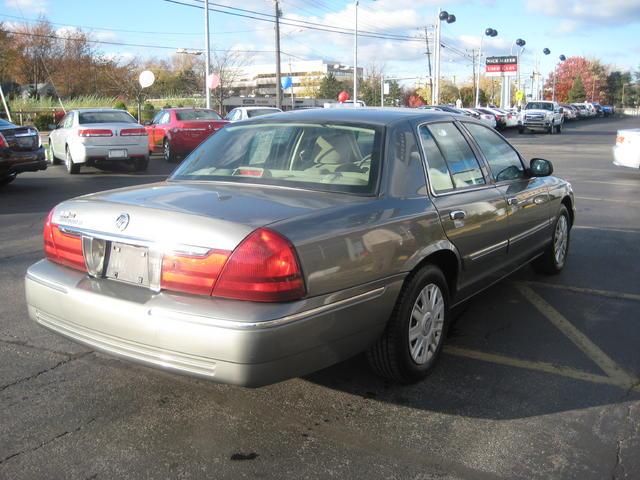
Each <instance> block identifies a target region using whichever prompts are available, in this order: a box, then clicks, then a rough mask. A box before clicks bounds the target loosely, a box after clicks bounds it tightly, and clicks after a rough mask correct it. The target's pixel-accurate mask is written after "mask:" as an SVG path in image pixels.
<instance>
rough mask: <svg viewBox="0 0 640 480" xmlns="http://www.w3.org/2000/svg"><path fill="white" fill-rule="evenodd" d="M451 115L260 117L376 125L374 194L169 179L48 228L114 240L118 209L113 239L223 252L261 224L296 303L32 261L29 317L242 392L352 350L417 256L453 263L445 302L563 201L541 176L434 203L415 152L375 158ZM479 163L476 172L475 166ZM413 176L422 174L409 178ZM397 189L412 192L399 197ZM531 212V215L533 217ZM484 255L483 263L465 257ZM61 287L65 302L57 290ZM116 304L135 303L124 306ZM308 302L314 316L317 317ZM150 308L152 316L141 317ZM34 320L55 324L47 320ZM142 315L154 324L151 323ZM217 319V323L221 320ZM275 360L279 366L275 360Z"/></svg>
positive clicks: (567, 194)
mask: <svg viewBox="0 0 640 480" xmlns="http://www.w3.org/2000/svg"><path fill="white" fill-rule="evenodd" d="M456 120H457V117H456V116H452V115H449V114H444V113H438V112H424V111H420V112H416V111H413V110H408V109H405V110H400V111H397V110H393V109H385V110H375V109H353V110H349V109H344V110H341V111H336V110H327V111H324V110H319V111H307V112H291V113H284V114H279V115H278V116H277V117H274V118H270V119H269V120H268V121H269V122H274V121H278V122H280V121H282V122H288V121H290V122H300V121H324V122H332V121H334V122H343V121H348V122H362V123H368V124H371V125H383V126H384V127H385V129H384V131H385V142H384V158H385V161H384V163H383V166H382V173H381V178H380V183H379V185H380V186H379V189H378V191H377V192H376V195H373V196H357V195H349V194H342V193H340V194H337V193H327V192H312V191H309V190H302V189H297V188H288V187H274V186H262V185H239V184H230V183H229V184H227V183H224V182H184V181H178V182H176V181H168V182H162V183H159V184H153V185H150V186H141V187H132V188H126V189H120V190H115V191H111V192H103V193H99V194H94V195H88V196H85V197H81V198H78V199H75V200H71V201H68V202H64V203H62V204H61V205H59V206H58V207H57V208H56V211H55V215H54V219H55V221H56V222H57V223H59V224H61V225H69V226H72V227H75V228H81V229H87V230H90V231H94V232H96V231H98V232H107V233H111V234H118V233H121V232H118V231H117V229H116V227H115V225H114V221H115V219H116V217H117V216H118V215H120V214H121V213H123V212H126V213H128V214H129V215H130V217H131V223H130V227H129V228H128V229H127V234H126V236H130V237H132V238H134V239H147V240H149V239H150V240H152V241H154V242H159V243H163V244H171V245H186V246H194V247H208V248H222V249H229V250H231V249H233V248H235V246H237V244H238V243H239V242H240V241H241V240H242V239H243V238H244V237H245V236H246V235H248V233H250V232H251V231H252V230H253V229H255V228H256V227H258V226H266V225H268V226H269V227H270V228H272V229H274V230H276V231H278V232H280V233H282V234H284V235H285V236H287V237H288V238H289V239H290V240H291V242H292V243H293V245H294V246H295V247H296V250H297V252H298V255H299V258H300V261H301V264H302V269H303V273H304V277H305V282H306V287H307V292H308V293H307V297H306V298H305V299H302V300H300V301H296V302H291V303H284V304H255V303H250V302H241V301H232V300H224V299H215V298H207V297H196V296H190V295H180V294H174V293H170V292H161V293H157V294H154V293H152V292H149V291H145V290H141V289H140V288H139V287H132V286H128V285H122V284H117V283H115V282H113V281H111V280H104V279H89V278H87V276H86V275H84V274H82V273H81V272H74V271H70V270H69V269H66V268H65V267H60V266H58V265H54V264H52V263H51V262H48V261H43V262H40V263H38V264H36V265H34V266H33V267H32V268H31V269H30V270H29V272H28V273H27V299H28V303H29V306H30V314H31V316H32V318H34V319H36V320H38V321H40V322H41V323H43V324H44V325H46V326H48V327H49V328H53V329H54V330H56V331H58V332H59V333H62V334H65V335H68V336H70V337H72V338H74V339H75V340H78V341H81V342H84V343H88V344H91V345H94V346H96V347H97V348H103V349H105V350H107V351H110V350H109V349H108V348H107V347H105V346H104V345H105V343H104V342H105V340H104V338H112V337H115V338H118V339H120V341H124V340H125V339H128V340H132V341H135V342H137V344H140V345H149V346H151V347H153V349H152V350H150V352H151V353H149V352H147V355H153V354H154V353H153V352H155V351H156V349H157V350H159V351H161V352H163V355H165V357H167V355H169V356H170V355H171V354H174V353H175V352H183V353H189V354H193V355H196V356H198V357H199V358H204V359H207V361H208V362H211V363H213V364H217V365H218V367H217V369H215V371H216V372H217V373H215V374H213V375H212V376H211V377H212V378H214V379H216V380H218V381H223V382H229V383H237V384H241V385H250V386H255V385H261V384H265V383H270V382H272V381H277V380H279V379H282V378H286V377H287V376H291V375H299V374H302V373H306V372H309V371H312V370H313V369H317V368H321V367H322V366H326V365H329V364H331V363H335V362H337V361H339V360H341V359H344V358H346V357H348V356H350V355H353V354H356V353H358V352H359V351H361V350H363V349H364V348H366V347H367V346H368V345H370V344H371V343H372V342H373V341H375V339H376V337H377V335H379V334H380V333H381V331H382V329H383V328H384V325H385V322H386V320H387V319H388V317H389V314H390V312H391V310H392V308H393V305H394V303H395V300H396V298H397V295H398V293H399V291H400V286H401V285H402V280H403V278H405V277H406V276H407V275H408V274H409V273H410V272H411V271H412V270H413V269H415V268H419V266H420V265H421V264H422V263H423V262H425V261H428V259H429V256H430V255H432V254H434V253H437V254H439V255H448V256H449V257H450V258H453V259H454V262H453V263H454V264H456V265H458V266H459V269H458V272H455V274H454V276H455V279H456V283H454V284H453V285H452V287H453V290H454V291H453V292H452V294H453V295H454V302H453V303H458V302H460V301H462V300H464V299H466V298H468V297H469V296H470V295H473V294H475V293H477V292H478V291H480V290H481V289H483V288H485V287H486V286H487V285H489V284H490V283H492V282H493V281H495V280H497V279H499V278H500V277H502V276H503V275H505V274H507V273H508V272H509V271H511V270H513V269H515V268H518V267H519V266H521V265H522V264H523V263H525V262H526V261H528V260H530V259H532V258H534V257H535V256H537V255H538V254H539V253H540V252H541V248H542V247H544V246H545V245H546V244H548V243H549V242H550V240H551V235H550V232H549V230H547V231H546V232H545V233H546V238H540V240H539V241H538V236H539V235H540V236H541V235H542V234H541V233H540V232H539V231H536V232H534V234H535V236H536V238H533V237H531V238H529V237H530V236H529V235H524V237H523V240H522V241H523V243H522V244H521V245H526V248H524V247H523V248H524V250H523V251H522V252H520V253H517V254H514V252H515V250H514V249H512V248H511V247H512V246H511V245H510V240H511V239H513V238H514V237H516V236H518V235H519V233H518V232H520V233H526V230H527V228H526V227H527V226H529V225H531V224H533V223H535V222H537V221H538V220H539V219H543V220H545V221H547V222H551V221H552V220H553V219H554V218H555V216H556V215H557V212H558V209H559V206H560V201H561V200H564V201H570V202H571V205H570V206H572V205H573V196H572V192H571V188H570V186H569V185H568V184H567V183H566V182H564V181H562V180H560V179H556V178H554V177H547V178H532V179H529V180H528V181H526V182H525V181H522V182H519V183H517V184H516V183H513V184H509V185H500V184H499V185H496V184H494V183H493V182H492V180H491V179H490V177H489V176H487V178H488V180H489V183H488V185H487V186H486V187H485V188H481V189H477V190H474V191H464V192H460V193H453V194H451V195H446V196H440V197H436V196H434V195H433V193H432V192H429V188H428V182H427V178H426V173H425V172H426V168H425V165H424V164H420V163H419V164H418V165H419V166H420V169H419V170H416V168H415V167H416V164H415V159H416V158H418V159H420V160H421V162H428V159H425V158H424V153H423V152H422V151H421V149H420V150H419V152H417V153H418V156H417V157H416V155H415V153H416V152H413V153H414V154H413V155H408V156H407V157H406V158H407V159H408V160H407V163H406V164H401V162H399V161H397V159H396V160H394V161H389V160H388V159H390V158H394V157H393V148H395V143H394V142H395V140H396V139H397V132H399V131H401V132H403V133H402V134H403V135H405V134H406V132H407V129H408V130H409V131H412V132H413V134H414V135H415V132H416V131H417V127H418V125H420V124H423V123H425V122H430V121H456ZM263 121H265V120H261V119H257V120H251V121H250V122H255V123H260V122H263ZM465 121H473V120H469V119H468V118H465ZM477 123H480V122H477ZM406 139H407V137H405V140H406ZM473 147H474V150H475V151H477V150H478V149H477V146H473ZM479 161H480V162H481V163H482V166H483V171H484V172H485V174H486V172H487V170H488V167H487V165H486V163H484V159H482V158H479ZM408 166H410V167H411V168H407V167H408ZM417 171H421V172H422V173H421V175H422V177H420V176H419V175H416V172H417ZM416 179H417V181H416ZM421 184H422V187H420V185H421ZM403 185H411V188H410V189H404V190H403ZM416 186H417V187H418V188H416ZM545 191H546V192H547V194H548V201H547V202H544V203H542V204H538V203H536V202H531V203H530V204H527V208H524V207H522V209H521V210H522V211H526V212H527V215H515V213H517V212H516V211H515V210H514V209H508V208H507V205H506V196H507V195H515V196H516V197H519V198H522V199H526V198H529V197H530V196H531V195H533V196H534V197H535V196H537V195H539V194H541V192H545ZM531 192H534V193H533V194H532V193H531ZM461 206H464V208H465V209H466V210H467V217H466V219H465V222H464V224H463V225H462V226H455V225H453V224H451V223H450V222H449V221H448V220H447V218H448V213H447V212H449V211H450V210H451V209H454V208H460V207H461ZM518 207H519V206H518ZM531 211H534V212H535V215H534V216H533V217H531V216H530V215H529V212H531ZM504 242H506V244H504ZM538 243H539V244H538ZM496 246H497V247H496ZM492 247H496V248H494V249H492ZM487 251H488V252H489V253H486V252H487ZM483 252H485V253H486V254H482V255H478V253H483ZM447 273H449V272H447ZM60 285H62V286H63V287H62V288H63V290H64V291H65V292H66V293H64V292H63V291H61V290H60V289H57V290H56V288H55V287H56V286H58V287H60ZM52 287H53V288H52ZM372 292H373V293H375V296H371V294H372ZM377 292H380V293H379V295H378V293H377ZM362 295H364V297H362ZM362 299H364V300H362ZM89 305H91V306H92V307H93V308H95V309H97V312H96V314H95V315H87V313H86V309H87V308H88V307H89ZM127 305H129V306H130V307H132V308H133V307H136V308H135V309H133V310H132V311H128V310H127ZM319 307H322V308H325V307H326V310H322V311H321V312H319V313H317V314H316V312H317V310H315V309H317V308H319ZM114 309H116V310H117V312H116V314H114V313H113V310H114ZM158 311H160V312H164V313H163V314H162V315H154V312H158ZM39 312H40V313H39ZM143 312H146V313H145V314H143ZM305 312H307V313H308V315H309V316H308V317H307V316H305ZM47 314H49V315H51V316H52V317H51V318H53V319H54V320H52V321H49V320H47V318H48V317H47ZM172 315H173V316H172ZM292 315H294V316H293V317H292ZM296 315H301V316H299V317H296ZM141 316H143V317H144V318H142V319H141ZM145 318H146V320H144V319H145ZM291 318H294V319H296V321H290V322H289V321H288V320H287V321H286V322H282V324H277V326H276V327H275V328H273V329H271V328H269V329H267V330H269V332H270V333H269V335H265V333H264V331H265V330H264V329H260V328H259V326H257V325H258V324H260V323H261V322H274V321H280V320H279V319H291ZM55 319H58V320H62V321H68V322H70V323H68V324H66V325H67V327H68V328H67V327H64V328H62V327H60V328H57V327H56V326H55V325H56V324H55V322H56V321H58V320H55ZM149 319H152V320H153V322H152V323H151V324H149V323H148V322H149ZM220 320H225V321H226V322H227V323H225V324H220V323H219V321H220ZM247 322H250V323H251V324H252V325H251V326H250V327H249V328H248V329H247V330H243V333H242V335H241V336H239V335H236V334H230V333H229V331H231V330H234V331H237V329H234V328H232V326H233V325H242V324H246V323H247ZM308 322H311V323H308ZM83 325H84V327H86V328H88V329H89V330H90V331H91V332H98V333H94V335H95V338H98V337H99V338H100V339H102V340H100V341H98V340H96V341H95V342H94V343H92V341H91V339H90V338H91V337H86V336H84V337H83V336H81V335H80V334H79V333H77V332H80V331H81V328H84V327H83ZM169 325H171V326H170V327H169ZM194 325H196V327H194ZM203 325H204V326H205V327H207V328H204V329H203ZM269 325H272V324H271V323H270V324H269ZM305 325H313V328H312V327H311V326H309V327H308V328H307V327H305ZM74 328H76V329H77V331H76V330H73V329H74ZM136 329H137V330H136ZM70 331H71V332H72V333H69V332H70ZM74 331H76V334H74V333H73V332H74ZM74 335H75V336H74ZM87 338H89V340H87ZM114 341H115V340H114ZM101 342H102V343H101ZM198 345H199V346H198ZM122 348H124V347H122ZM110 352H111V353H114V354H118V355H123V356H125V357H127V358H131V359H133V360H138V361H143V362H146V363H151V364H154V365H157V364H159V363H161V362H159V361H157V362H154V361H153V360H149V359H148V358H146V359H140V358H134V357H133V356H131V355H129V356H128V355H127V354H126V353H123V352H122V351H113V350H111V351H110ZM305 352H306V353H305ZM318 355H319V356H320V357H318ZM286 358H288V359H289V360H290V361H289V362H287V361H284V360H283V359H286ZM176 362H177V363H175V364H171V363H170V362H169V363H167V362H165V366H167V367H169V368H174V369H178V370H180V371H185V372H187V373H191V374H199V373H198V372H193V371H189V370H188V369H185V368H181V367H180V365H183V360H176ZM181 362H182V363H181ZM223 364H224V365H225V368H222V365H223ZM227 364H228V365H227ZM235 364H242V365H244V366H243V367H242V369H240V370H238V368H239V367H237V366H236V367H233V366H232V365H235ZM268 365H270V366H268ZM204 376H207V375H206V374H204Z"/></svg>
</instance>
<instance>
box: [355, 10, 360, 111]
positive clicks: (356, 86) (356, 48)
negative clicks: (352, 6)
mask: <svg viewBox="0 0 640 480" xmlns="http://www.w3.org/2000/svg"><path fill="white" fill-rule="evenodd" d="M359 4H360V2H359V1H358V0H356V24H355V28H354V31H353V34H354V35H353V106H354V107H355V106H356V101H357V100H358V5H359Z"/></svg>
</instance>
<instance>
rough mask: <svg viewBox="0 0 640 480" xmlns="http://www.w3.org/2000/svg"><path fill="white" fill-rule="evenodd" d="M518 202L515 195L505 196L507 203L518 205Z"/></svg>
mask: <svg viewBox="0 0 640 480" xmlns="http://www.w3.org/2000/svg"><path fill="white" fill-rule="evenodd" d="M519 203H520V200H518V199H517V198H516V197H511V198H507V204H509V205H518V204H519Z"/></svg>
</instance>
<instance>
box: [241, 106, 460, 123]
mask: <svg viewBox="0 0 640 480" xmlns="http://www.w3.org/2000/svg"><path fill="white" fill-rule="evenodd" d="M455 117H461V118H465V119H468V118H469V117H466V116H464V115H458V114H453V113H449V112H443V111H438V110H430V109H418V108H373V107H358V108H314V109H308V110H290V111H287V112H283V113H281V114H279V115H273V116H269V117H268V118H266V117H258V118H256V119H254V120H252V121H255V122H260V121H273V120H275V119H277V120H278V121H287V122H295V121H300V122H350V123H368V124H374V125H390V124H393V123H396V122H398V121H402V120H416V119H417V120H420V121H429V120H437V119H442V118H455Z"/></svg>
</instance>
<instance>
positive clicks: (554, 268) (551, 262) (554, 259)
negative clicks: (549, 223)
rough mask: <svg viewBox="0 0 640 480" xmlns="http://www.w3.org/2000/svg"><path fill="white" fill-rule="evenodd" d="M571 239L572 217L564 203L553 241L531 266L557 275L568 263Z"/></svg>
mask: <svg viewBox="0 0 640 480" xmlns="http://www.w3.org/2000/svg"><path fill="white" fill-rule="evenodd" d="M570 239H571V219H570V217H569V211H568V210H567V207H565V206H564V205H562V206H561V207H560V211H559V212H558V217H557V218H556V221H555V222H554V224H553V236H552V237H551V243H549V245H548V246H547V248H546V249H545V250H544V253H543V254H542V255H541V256H540V257H538V258H536V259H535V260H534V261H533V263H532V264H531V266H532V267H533V269H534V270H535V271H536V272H538V273H544V274H547V275H557V274H558V273H560V272H561V271H562V269H563V268H564V266H565V265H566V263H567V256H568V255H569V241H570Z"/></svg>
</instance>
